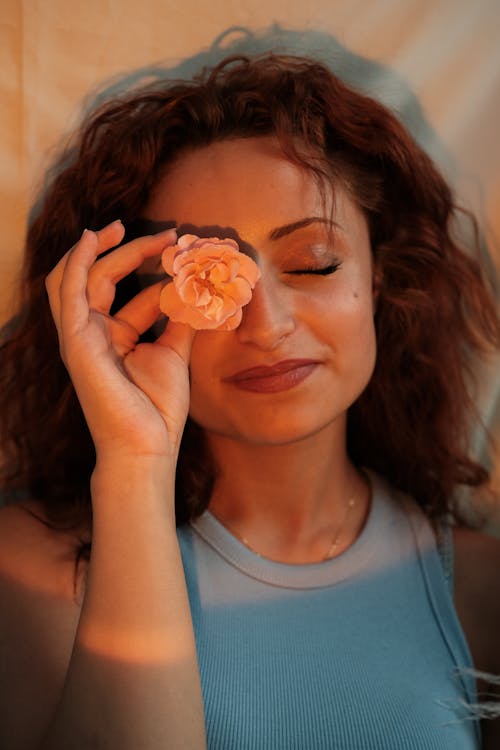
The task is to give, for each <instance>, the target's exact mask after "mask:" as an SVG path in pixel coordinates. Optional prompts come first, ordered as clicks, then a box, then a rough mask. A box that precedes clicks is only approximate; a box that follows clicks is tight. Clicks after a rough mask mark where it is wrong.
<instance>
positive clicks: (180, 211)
mask: <svg viewBox="0 0 500 750" xmlns="http://www.w3.org/2000/svg"><path fill="white" fill-rule="evenodd" d="M321 209H322V205H321V196H320V191H319V190H318V186H317V184H316V182H315V180H314V178H313V176H312V174H311V173H310V172H308V171H306V170H305V169H302V168H299V167H298V166H296V165H294V164H292V163H291V162H290V161H289V160H288V159H286V158H285V157H284V156H283V153H282V151H281V150H280V148H279V146H278V144H277V142H276V141H275V139H273V138H248V139H234V140H225V141H221V142H219V143H213V144H210V145H209V146H206V147H203V148H199V149H196V150H193V151H189V152H187V153H185V154H183V155H181V156H180V157H179V158H178V159H177V160H176V161H175V162H174V163H173V164H172V165H170V167H169V169H168V172H167V173H166V174H165V176H164V177H163V178H162V179H161V180H160V182H159V184H158V185H157V187H156V189H155V191H154V193H153V196H152V199H151V201H150V203H149V205H148V216H149V217H151V218H153V219H168V218H172V219H175V220H176V221H177V222H183V221H186V222H191V223H200V224H213V223H217V224H221V225H224V224H229V225H233V224H237V225H238V228H239V229H240V230H244V228H245V226H246V224H247V223H249V222H251V223H252V225H253V224H254V223H255V222H256V221H260V220H262V221H265V222H267V221H269V220H271V217H272V218H273V220H274V223H275V224H276V222H277V223H278V224H279V223H280V222H281V221H282V222H283V223H284V222H289V221H290V218H291V216H292V218H294V217H293V214H294V213H297V215H298V214H301V215H304V211H306V210H307V211H309V212H310V211H312V210H314V212H316V213H317V212H318V211H320V210H321ZM276 225H277V224H276Z"/></svg>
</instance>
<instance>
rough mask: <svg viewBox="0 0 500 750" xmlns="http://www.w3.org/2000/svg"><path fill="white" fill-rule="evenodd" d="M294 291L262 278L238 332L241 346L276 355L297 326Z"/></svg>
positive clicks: (274, 281)
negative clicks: (247, 345)
mask: <svg viewBox="0 0 500 750" xmlns="http://www.w3.org/2000/svg"><path fill="white" fill-rule="evenodd" d="M291 291H292V290H290V289H286V288H284V287H283V285H280V284H279V281H278V280H277V279H273V278H272V277H270V276H267V277H265V276H264V274H263V275H262V276H261V278H260V279H259V281H258V282H257V284H256V286H255V289H254V291H253V295H252V299H251V300H250V302H249V303H248V305H245V307H244V308H243V311H242V312H243V317H242V320H241V323H240V325H239V326H238V328H237V329H236V335H237V336H238V338H239V340H240V342H241V343H242V344H250V345H253V346H255V347H258V348H259V349H263V350H265V351H273V350H274V349H277V348H278V347H279V346H280V345H281V344H282V343H283V341H284V340H285V339H286V337H287V336H289V335H290V334H291V333H292V332H293V331H294V330H295V326H296V323H295V314H294V306H293V301H292V299H291Z"/></svg>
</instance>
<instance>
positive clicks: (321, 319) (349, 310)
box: [146, 138, 376, 444]
mask: <svg viewBox="0 0 500 750" xmlns="http://www.w3.org/2000/svg"><path fill="white" fill-rule="evenodd" d="M329 198H330V199H331V198H332V196H329ZM324 209H325V207H324V205H322V201H321V196H320V193H319V191H318V188H317V185H316V183H315V181H314V179H313V177H312V175H311V174H310V173H308V172H306V171H304V170H301V169H300V168H298V167H297V166H295V165H293V164H291V163H290V162H289V161H288V160H286V159H285V158H284V157H283V155H282V153H281V152H280V150H279V148H278V146H277V143H276V141H275V140H274V139H273V138H248V139H235V140H226V141H222V142H219V143H214V144H211V145H210V146H206V147H203V148H200V149H198V150H195V151H192V152H189V153H187V154H184V155H182V156H181V157H180V158H179V159H178V160H177V161H176V162H175V163H174V165H173V167H172V168H171V169H170V170H169V172H168V175H167V176H166V177H165V178H164V179H163V180H162V181H161V183H160V184H159V186H158V188H157V190H156V191H155V194H154V196H153V198H152V200H151V202H150V205H149V206H148V210H147V211H146V216H147V217H148V218H149V219H152V220H154V221H161V222H165V221H169V222H170V221H172V222H175V224H176V226H177V227H178V230H179V233H185V232H190V233H193V234H198V235H199V236H207V237H213V236H218V237H220V238H222V237H228V236H229V237H233V238H234V239H236V240H237V241H238V242H239V244H240V248H242V249H243V251H244V252H246V253H248V254H249V255H251V256H252V257H253V258H254V260H255V261H256V263H257V264H258V265H259V267H260V270H261V278H260V280H259V281H258V282H257V285H256V287H255V290H254V293H253V297H252V299H251V301H250V302H249V304H248V305H247V306H246V307H244V308H243V319H242V322H241V324H240V326H239V327H238V328H237V329H235V330H233V331H225V332H222V331H200V332H198V333H197V334H196V337H195V340H194V344H193V350H192V357H191V407H190V415H191V417H192V418H193V419H194V420H195V421H196V422H197V423H198V424H200V425H201V426H202V427H203V428H205V429H206V430H207V431H208V432H209V433H216V434H218V435H223V436H225V437H227V438H232V439H236V440H242V441H250V442H252V443H267V444H279V443H288V442H292V441H294V440H300V439H303V438H305V437H307V436H308V435H311V434H314V433H317V432H318V431H321V430H323V429H325V428H329V427H332V426H333V427H334V429H342V430H343V429H345V419H346V412H347V409H348V408H349V407H350V406H351V404H352V403H353V402H354V401H355V400H356V399H357V398H358V396H359V395H360V394H361V392H362V391H363V390H364V388H365V386H366V385H367V383H368V381H369V379H370V377H371V374H372V372H373V367H374V363H375V354H376V344H375V332H374V322H373V314H374V284H373V267H372V254H371V248H370V241H369V234H368V226H367V221H366V219H365V217H364V215H363V213H362V212H361V210H360V209H359V208H358V207H357V206H356V204H355V203H354V202H353V200H352V199H351V198H349V196H348V194H347V193H346V191H345V190H344V189H342V187H341V186H340V185H339V186H337V188H336V189H335V204H334V208H333V213H332V214H331V215H332V216H333V220H334V224H333V227H329V225H328V223H327V221H326V217H325V210H324ZM326 216H327V217H328V218H329V217H330V211H329V206H327V213H326ZM332 229H333V232H332V231H331V230H332ZM320 271H321V272H320ZM275 366H277V367H276V368H275V369H274V370H273V371H272V372H269V371H264V370H262V371H261V370H254V371H253V372H249V373H246V372H245V371H246V370H251V369H252V368H268V367H273V368H274V367H275Z"/></svg>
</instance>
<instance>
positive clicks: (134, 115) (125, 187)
mask: <svg viewBox="0 0 500 750" xmlns="http://www.w3.org/2000/svg"><path fill="white" fill-rule="evenodd" d="M270 134H274V135H275V136H277V138H278V139H279V142H280V144H281V146H282V148H283V151H284V153H285V155H286V156H287V157H288V158H290V159H291V160H293V161H294V162H296V163H299V164H302V165H303V166H305V167H306V168H307V169H309V170H312V171H313V173H314V174H315V175H316V176H317V177H318V179H319V180H320V181H322V184H323V185H324V184H325V181H327V182H328V181H330V182H331V180H332V176H333V178H339V179H342V180H343V181H344V184H346V185H347V186H348V188H349V189H350V190H351V193H352V195H353V196H354V197H355V199H356V200H357V201H358V203H359V205H360V206H361V207H362V208H363V210H364V211H365V214H366V216H367V218H368V221H369V225H370V232H371V241H372V246H373V252H374V257H375V262H376V264H377V267H378V268H379V269H380V271H381V272H382V275H383V284H382V290H381V295H380V298H379V301H378V309H377V313H376V329H377V340H378V359H377V364H376V368H375V372H374V375H373V378H372V380H371V382H370V384H369V385H368V387H367V389H366V390H365V392H364V393H363V394H362V396H361V397H360V399H359V400H358V401H357V402H356V404H354V405H353V406H352V408H351V410H350V413H349V419H348V450H349V453H350V455H351V456H352V458H353V460H354V461H355V462H356V463H357V464H359V465H363V466H366V467H370V468H372V469H374V470H376V471H378V472H380V473H381V474H382V475H383V476H385V477H386V478H387V479H388V480H389V481H390V482H392V483H393V484H394V485H395V486H396V487H398V488H400V489H402V490H404V491H406V492H409V493H410V494H411V495H413V496H414V497H415V498H416V499H417V501H418V502H419V503H420V504H421V505H422V507H423V508H424V509H425V510H426V511H427V512H428V513H429V514H433V513H434V514H439V513H443V512H445V511H446V510H452V511H453V510H454V507H453V494H454V491H455V490H456V488H457V486H459V485H470V486H479V485H481V484H482V483H484V482H486V481H487V479H488V472H487V470H486V469H485V468H484V467H483V466H481V465H480V464H479V463H477V462H476V461H475V460H474V459H473V458H472V457H471V456H470V455H469V451H468V442H469V430H470V427H471V420H472V418H473V417H474V406H473V399H472V398H471V395H470V386H471V384H472V382H473V374H474V368H475V364H474V363H475V360H476V358H477V355H478V354H480V353H481V352H483V351H485V350H487V349H488V347H489V346H490V345H494V346H497V345H498V344H499V342H500V323H499V320H498V317H497V315H496V311H495V305H494V301H493V296H492V293H491V291H490V290H489V289H488V287H487V284H486V282H485V281H484V280H483V278H482V275H481V270H480V265H479V263H478V260H477V258H474V257H473V254H472V253H470V252H467V251H466V250H464V249H463V248H461V247H460V246H459V245H458V244H457V242H456V241H455V240H454V239H453V237H452V224H453V221H454V217H455V216H456V206H455V205H454V202H453V197H452V194H451V192H450V189H449V187H448V186H447V184H446V182H445V181H444V180H443V178H442V177H441V175H440V174H439V172H438V170H437V169H436V167H435V166H434V165H433V163H432V162H431V160H430V159H429V157H428V156H427V155H426V154H425V153H424V152H423V151H422V149H421V148H420V147H419V146H418V145H417V144H416V143H415V142H414V140H413V139H412V138H411V136H410V135H409V134H408V132H407V131H406V130H405V128H404V127H403V126H402V125H401V124H400V123H399V122H398V120H397V119H396V118H395V117H394V116H393V115H392V114H391V113H390V112H389V111H388V110H387V109H386V108H385V107H383V106H382V105H381V104H379V103H378V102H376V101H375V100H373V99H371V98H369V97H367V96H364V95H362V94H360V93H358V92H356V91H354V90H352V89H350V88H348V87H347V86H346V85H344V84H343V83H342V82H341V81H340V80H339V79H338V78H336V77H335V76H334V75H333V74H332V73H331V72H330V71H329V70H328V69H327V68H326V67H325V66H324V65H322V64H320V63H318V62H315V61H313V60H309V59H305V58H296V57H289V56H275V55H269V54H268V55H264V56H261V57H256V58H231V59H228V60H225V61H223V62H222V63H221V64H219V65H218V66H217V67H216V68H214V69H213V70H212V71H206V72H204V73H203V74H201V75H200V76H198V77H196V78H194V79H193V80H191V81H187V82H169V81H166V82H165V81H163V82H161V83H156V84H154V85H153V86H149V87H147V88H143V89H141V90H138V91H134V92H132V93H129V94H127V95H126V96H122V97H119V98H117V99H115V100H113V101H110V102H108V103H106V104H105V105H104V106H102V107H100V108H99V110H98V111H96V112H95V113H94V114H92V115H91V116H90V117H89V118H88V119H87V121H86V122H85V123H84V124H83V126H82V128H81V129H80V131H79V132H78V133H77V135H76V136H75V138H74V140H73V143H72V145H71V146H70V147H68V149H67V150H66V151H65V153H64V154H63V156H62V157H61V159H60V161H59V163H58V166H57V169H56V171H55V172H54V176H52V177H51V180H50V184H49V186H48V188H47V189H46V191H45V194H44V196H43V198H42V200H41V201H40V205H39V207H38V210H37V212H36V215H35V216H34V217H33V218H32V220H31V223H30V226H29V231H28V235H27V243H26V257H25V267H24V282H23V304H22V308H21V312H20V314H19V316H18V317H17V318H16V319H15V320H14V321H13V322H12V324H11V326H10V327H9V332H8V335H7V334H6V337H5V341H4V343H3V345H2V349H1V372H0V434H1V438H2V445H3V484H4V487H5V488H6V489H7V490H10V491H21V490H26V492H27V493H28V494H29V495H30V496H31V497H33V498H35V499H37V500H39V501H40V502H41V503H42V504H43V506H44V508H45V511H46V514H47V517H48V518H50V519H51V520H52V521H53V522H56V523H57V524H68V525H69V526H71V525H75V524H77V523H78V522H81V521H82V520H85V519H88V517H89V514H90V491H89V478H90V474H91V472H92V469H93V465H94V461H95V455H94V449H93V445H92V441H91V438H90V435H89V432H88V429H87V427H86V425H85V421H84V419H83V415H82V413H81V410H80V407H79V405H78V402H77V399H76V396H75V393H74V390H73V388H72V385H71V383H70V381H69V378H68V375H67V373H66V371H65V368H64V366H63V364H62V362H61V360H60V358H59V355H58V342H57V337H56V332H55V327H54V325H53V323H52V320H51V316H50V312H49V307H48V302H47V298H46V294H45V288H44V279H45V277H46V275H47V273H48V272H49V271H50V269H51V268H52V267H53V266H54V265H55V264H56V263H57V262H58V260H59V259H60V258H61V256H62V255H63V254H64V253H65V252H66V251H67V249H68V248H69V247H70V246H71V245H72V244H73V243H74V242H75V241H76V240H77V239H78V238H79V236H80V234H81V232H82V230H83V228H84V227H89V228H92V229H98V228H100V227H102V226H103V225H105V224H106V223H107V222H109V221H111V220H113V219H116V218H121V219H122V221H123V222H124V224H125V226H126V227H127V226H129V225H132V224H133V222H134V221H135V220H137V219H138V218H139V217H140V216H141V213H142V212H143V210H144V207H145V205H146V204H147V202H148V199H149V197H150V195H151V192H152V190H153V188H154V187H155V185H156V184H157V182H158V179H159V177H160V176H161V174H162V171H163V170H164V169H165V168H166V166H168V164H169V163H170V162H171V161H172V160H173V159H174V158H175V157H177V156H178V155H179V154H180V153H181V152H182V151H183V150H186V149H193V148H197V147H200V146H203V145H206V144H209V143H211V142H213V141H216V140H221V139H224V138H228V137H231V138H235V137H250V136H260V135H263V136H264V135H270ZM477 245H478V243H477V238H476V249H477ZM136 288H137V287H136V280H135V278H134V276H133V275H132V276H131V277H129V278H127V279H126V280H124V282H122V283H121V284H120V285H119V288H118V291H117V299H116V306H117V307H118V306H120V305H121V304H123V302H124V300H125V299H126V298H127V297H130V295H132V294H133V293H134V291H135V290H136ZM213 472H214V467H213V466H212V464H211V461H210V457H209V456H208V455H207V453H206V451H205V450H204V443H203V433H202V431H201V430H200V428H198V427H197V426H196V425H195V424H194V423H193V422H192V421H191V420H188V423H187V426H186V430H185V435H184V438H183V443H182V447H181V456H180V459H179V467H178V481H177V501H176V502H177V516H178V521H179V522H183V521H185V520H186V519H187V518H189V517H192V516H194V515H196V514H198V513H200V512H201V511H202V510H203V509H204V507H206V504H207V502H208V498H209V495H210V489H211V482H212V481H213Z"/></svg>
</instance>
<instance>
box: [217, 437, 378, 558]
mask: <svg viewBox="0 0 500 750" xmlns="http://www.w3.org/2000/svg"><path fill="white" fill-rule="evenodd" d="M208 439H209V443H210V448H211V450H212V453H213V455H214V458H215V460H216V463H217V467H218V469H219V476H218V479H217V481H216V484H215V487H214V492H213V494H212V498H211V501H210V505H209V509H210V510H211V511H212V512H213V513H214V515H215V516H216V517H217V518H218V519H219V520H220V521H221V522H222V523H223V524H224V525H226V526H227V527H228V529H229V530H230V531H232V532H233V533H234V534H235V535H236V536H238V537H239V538H240V539H244V540H245V543H246V544H247V545H248V546H250V547H251V548H252V549H253V550H254V551H256V552H258V553H259V554H262V555H263V556H265V557H269V558H270V559H274V560H281V561H283V562H313V561H316V560H319V559H323V558H324V557H326V556H328V554H329V552H331V547H332V543H333V541H334V540H335V538H336V537H337V535H338V540H337V541H338V545H337V546H336V548H335V553H336V554H338V553H340V552H341V551H343V549H345V548H346V547H347V546H349V545H350V544H351V543H352V542H353V541H354V539H355V538H356V536H357V534H358V533H359V531H360V529H361V527H362V525H363V523H364V520H365V518H366V513H367V508H368V504H369V488H368V485H367V482H366V479H365V478H364V477H363V476H362V475H361V474H360V473H359V472H358V471H357V470H356V469H355V467H354V466H353V465H352V463H351V462H350V460H349V458H348V456H347V453H346V449H345V439H344V431H341V432H340V431H339V430H338V429H333V428H332V429H329V430H324V431H322V432H321V433H317V434H316V435H313V436H309V437H308V438H306V439H303V440H300V441H295V442H293V443H289V444H285V445H258V444H250V443H248V442H242V441H236V440H232V439H229V438H226V437H224V436H221V435H215V434H210V435H209V438H208ZM351 498H354V505H353V506H352V508H349V500H350V499H351ZM347 511H348V513H347ZM339 532H340V533H339Z"/></svg>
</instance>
